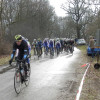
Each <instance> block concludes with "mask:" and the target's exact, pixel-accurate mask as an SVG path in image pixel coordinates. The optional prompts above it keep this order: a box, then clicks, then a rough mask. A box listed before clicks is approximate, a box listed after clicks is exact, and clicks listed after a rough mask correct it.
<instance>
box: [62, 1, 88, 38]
mask: <svg viewBox="0 0 100 100" xmlns="http://www.w3.org/2000/svg"><path fill="white" fill-rule="evenodd" d="M68 2H69V6H68V5H67V4H65V5H62V9H64V10H65V11H66V12H67V14H69V15H70V16H71V17H72V19H73V20H74V22H75V23H76V33H77V37H78V38H81V28H82V27H81V25H80V22H81V20H82V19H83V18H84V15H85V13H86V11H87V9H88V6H87V5H86V3H85V0H69V1H68ZM67 6H68V8H67Z"/></svg>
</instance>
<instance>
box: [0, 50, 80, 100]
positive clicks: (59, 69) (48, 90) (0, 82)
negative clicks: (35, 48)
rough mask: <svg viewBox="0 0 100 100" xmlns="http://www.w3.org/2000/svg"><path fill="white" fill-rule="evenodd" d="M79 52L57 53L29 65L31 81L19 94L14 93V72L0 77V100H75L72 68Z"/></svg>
mask: <svg viewBox="0 0 100 100" xmlns="http://www.w3.org/2000/svg"><path fill="white" fill-rule="evenodd" d="M79 54H80V51H79V50H78V49H76V48H75V51H74V55H73V56H72V55H65V54H61V55H60V56H59V57H57V58H56V57H55V58H54V59H48V60H45V59H46V58H45V59H40V60H39V61H33V62H32V63H31V70H32V71H31V80H30V84H29V86H28V87H25V85H23V90H22V92H21V93H20V94H19V95H16V93H15V91H14V88H13V87H14V86H13V81H14V69H12V70H9V71H8V72H6V73H4V74H1V75H0V100H75V95H76V93H77V89H78V85H77V75H76V68H77V65H76V64H78V62H79V57H80V55H79Z"/></svg>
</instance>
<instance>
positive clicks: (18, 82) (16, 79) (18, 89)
mask: <svg viewBox="0 0 100 100" xmlns="http://www.w3.org/2000/svg"><path fill="white" fill-rule="evenodd" d="M21 85H22V80H21V73H20V71H19V70H17V71H16V72H15V76H14V89H15V92H16V93H17V94H19V93H20V92H21Z"/></svg>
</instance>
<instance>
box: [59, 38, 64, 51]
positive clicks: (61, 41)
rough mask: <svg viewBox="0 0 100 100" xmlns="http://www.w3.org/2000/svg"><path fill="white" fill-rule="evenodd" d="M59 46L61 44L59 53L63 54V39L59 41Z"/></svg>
mask: <svg viewBox="0 0 100 100" xmlns="http://www.w3.org/2000/svg"><path fill="white" fill-rule="evenodd" d="M60 44H61V52H63V49H64V41H63V39H60Z"/></svg>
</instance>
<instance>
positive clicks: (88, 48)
mask: <svg viewBox="0 0 100 100" xmlns="http://www.w3.org/2000/svg"><path fill="white" fill-rule="evenodd" d="M94 41H95V44H94V45H95V48H94V55H96V54H97V52H99V53H100V48H97V47H96V40H95V39H94ZM87 55H88V56H90V55H92V52H91V48H90V46H88V47H87Z"/></svg>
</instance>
